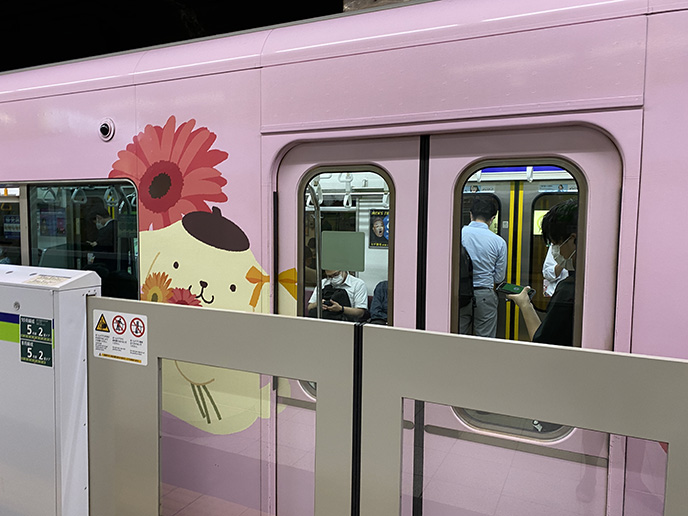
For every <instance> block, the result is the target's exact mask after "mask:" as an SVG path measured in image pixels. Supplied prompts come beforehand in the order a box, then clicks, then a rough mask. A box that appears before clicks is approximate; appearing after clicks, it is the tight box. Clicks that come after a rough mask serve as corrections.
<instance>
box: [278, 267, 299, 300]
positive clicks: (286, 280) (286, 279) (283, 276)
mask: <svg viewBox="0 0 688 516" xmlns="http://www.w3.org/2000/svg"><path fill="white" fill-rule="evenodd" d="M277 280H278V281H279V282H280V284H281V285H282V286H283V287H284V288H286V289H287V292H289V293H290V294H291V296H292V297H293V298H294V299H296V269H287V270H286V271H282V272H280V274H279V276H278V277H277Z"/></svg>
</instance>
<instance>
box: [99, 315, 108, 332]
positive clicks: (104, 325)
mask: <svg viewBox="0 0 688 516" xmlns="http://www.w3.org/2000/svg"><path fill="white" fill-rule="evenodd" d="M96 331H104V332H105V333H110V328H109V327H108V323H107V321H106V320H105V316H104V315H103V314H100V319H98V324H96Z"/></svg>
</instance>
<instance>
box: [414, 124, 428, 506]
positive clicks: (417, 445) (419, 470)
mask: <svg viewBox="0 0 688 516" xmlns="http://www.w3.org/2000/svg"><path fill="white" fill-rule="evenodd" d="M429 189H430V136H429V135H421V137H420V152H419V169H418V255H417V256H418V259H417V263H416V265H417V267H418V270H417V277H416V329H418V330H424V329H425V325H426V310H427V273H428V202H429V199H428V198H429ZM413 405H414V407H413V408H414V418H413V424H414V426H413V510H412V516H422V515H423V465H424V462H425V452H424V447H425V434H424V432H425V402H423V401H421V400H415V401H414V403H413Z"/></svg>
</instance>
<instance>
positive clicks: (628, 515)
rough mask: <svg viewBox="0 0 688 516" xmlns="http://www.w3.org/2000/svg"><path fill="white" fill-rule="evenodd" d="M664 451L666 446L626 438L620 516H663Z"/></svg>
mask: <svg viewBox="0 0 688 516" xmlns="http://www.w3.org/2000/svg"><path fill="white" fill-rule="evenodd" d="M668 451H669V448H668V446H667V445H666V443H657V442H653V441H646V440H643V439H635V438H631V437H629V438H628V439H627V442H626V491H625V497H624V516H662V515H663V514H664V492H665V487H666V471H667V457H668Z"/></svg>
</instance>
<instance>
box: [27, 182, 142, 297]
mask: <svg viewBox="0 0 688 516" xmlns="http://www.w3.org/2000/svg"><path fill="white" fill-rule="evenodd" d="M28 199H29V214H30V231H29V233H30V262H31V265H37V266H40V267H55V268H67V269H89V270H93V271H95V272H96V273H98V275H99V276H100V277H101V279H102V291H103V295H105V296H111V297H121V298H128V299H138V290H139V289H138V232H137V228H138V222H137V209H136V190H135V188H134V186H133V185H131V184H130V183H128V182H113V183H101V184H77V185H65V184H59V185H46V186H30V187H29V189H28Z"/></svg>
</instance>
